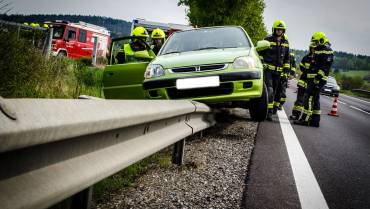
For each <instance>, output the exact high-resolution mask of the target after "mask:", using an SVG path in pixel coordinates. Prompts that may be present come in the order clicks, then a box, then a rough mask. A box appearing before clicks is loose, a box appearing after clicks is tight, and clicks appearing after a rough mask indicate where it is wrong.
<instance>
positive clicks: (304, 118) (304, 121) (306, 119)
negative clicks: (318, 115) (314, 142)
mask: <svg viewBox="0 0 370 209" xmlns="http://www.w3.org/2000/svg"><path fill="white" fill-rule="evenodd" d="M309 121H310V118H309V116H308V115H307V114H304V113H303V115H302V117H301V119H299V120H295V121H294V122H293V123H294V124H297V125H301V126H308V125H309Z"/></svg>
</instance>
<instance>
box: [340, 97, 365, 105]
mask: <svg viewBox="0 0 370 209" xmlns="http://www.w3.org/2000/svg"><path fill="white" fill-rule="evenodd" d="M342 96H344V97H349V98H351V99H356V100H359V101H361V102H365V103H368V104H370V102H369V101H365V100H362V99H359V98H356V97H351V96H347V95H342Z"/></svg>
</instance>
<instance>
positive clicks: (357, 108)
mask: <svg viewBox="0 0 370 209" xmlns="http://www.w3.org/2000/svg"><path fill="white" fill-rule="evenodd" d="M349 107H350V108H352V109H355V110H358V111H361V112H363V113H366V114H368V115H370V113H369V112H366V111H365V110H362V109H360V108H357V107H354V106H349Z"/></svg>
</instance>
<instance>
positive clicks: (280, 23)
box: [272, 20, 286, 33]
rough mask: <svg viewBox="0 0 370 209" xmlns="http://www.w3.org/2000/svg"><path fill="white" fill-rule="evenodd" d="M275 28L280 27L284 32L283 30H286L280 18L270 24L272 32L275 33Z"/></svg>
mask: <svg viewBox="0 0 370 209" xmlns="http://www.w3.org/2000/svg"><path fill="white" fill-rule="evenodd" d="M276 29H282V30H284V32H285V30H286V24H285V22H284V21H282V20H276V21H275V22H274V24H273V25H272V33H275V30H276Z"/></svg>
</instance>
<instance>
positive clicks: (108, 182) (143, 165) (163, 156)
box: [93, 149, 171, 202]
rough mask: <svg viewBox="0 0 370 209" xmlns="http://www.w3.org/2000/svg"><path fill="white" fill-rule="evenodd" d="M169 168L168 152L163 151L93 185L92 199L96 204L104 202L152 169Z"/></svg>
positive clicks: (132, 184) (166, 150) (133, 183)
mask: <svg viewBox="0 0 370 209" xmlns="http://www.w3.org/2000/svg"><path fill="white" fill-rule="evenodd" d="M170 166H171V158H170V154H169V150H168V149H165V150H163V151H162V152H159V153H156V154H154V155H152V156H150V157H147V158H145V159H144V160H142V161H140V162H138V163H135V164H133V165H130V166H129V167H127V168H125V169H123V170H122V171H120V172H118V173H117V174H114V175H113V176H111V177H109V178H106V179H104V180H102V181H100V182H99V183H97V184H95V185H94V197H93V198H94V200H95V201H96V202H101V201H104V200H106V199H107V198H109V194H110V193H111V192H112V191H117V190H120V189H123V188H127V187H131V186H134V185H135V182H136V181H137V179H138V178H139V177H140V176H141V175H142V174H144V173H145V172H147V171H149V169H151V168H153V167H161V168H168V167H170Z"/></svg>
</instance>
